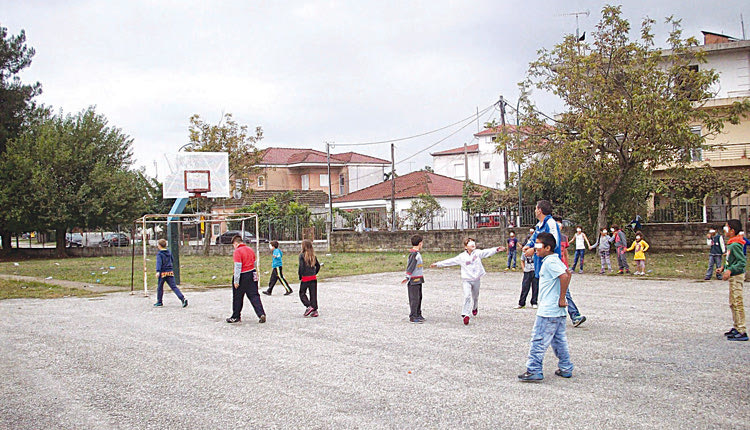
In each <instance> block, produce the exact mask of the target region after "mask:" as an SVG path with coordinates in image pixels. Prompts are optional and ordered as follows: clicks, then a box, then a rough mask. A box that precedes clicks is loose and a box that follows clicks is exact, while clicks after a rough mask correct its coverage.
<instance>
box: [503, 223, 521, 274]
mask: <svg viewBox="0 0 750 430" xmlns="http://www.w3.org/2000/svg"><path fill="white" fill-rule="evenodd" d="M508 236H509V237H508V267H506V268H505V271H506V272H507V271H508V270H510V263H511V261H512V262H513V271H515V270H516V246H517V245H518V239H516V233H515V232H513V231H511V232H510V233H508Z"/></svg>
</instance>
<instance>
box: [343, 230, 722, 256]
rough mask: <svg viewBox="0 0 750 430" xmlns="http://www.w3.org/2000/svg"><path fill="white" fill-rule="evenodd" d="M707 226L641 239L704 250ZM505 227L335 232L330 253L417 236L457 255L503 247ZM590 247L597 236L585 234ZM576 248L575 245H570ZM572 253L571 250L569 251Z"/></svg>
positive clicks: (381, 247)
mask: <svg viewBox="0 0 750 430" xmlns="http://www.w3.org/2000/svg"><path fill="white" fill-rule="evenodd" d="M710 227H714V228H716V229H717V230H721V227H722V226H721V225H718V224H717V225H715V226H712V225H708V224H703V223H688V224H686V223H676V224H647V225H644V226H643V228H642V232H643V235H644V239H645V240H646V242H648V244H649V245H650V246H651V247H652V249H653V250H654V251H669V250H700V251H703V250H706V233H707V232H708V229H709V228H710ZM513 230H514V231H515V232H516V236H518V237H519V239H520V240H523V239H524V238H525V237H526V235H527V234H528V228H527V227H521V228H518V229H513ZM507 232H508V230H506V229H505V228H480V229H467V230H433V231H420V232H415V231H377V232H363V233H357V232H353V231H337V232H334V233H333V235H332V236H331V251H332V252H389V251H392V252H401V251H404V250H406V249H409V248H410V247H411V242H410V238H411V236H412V235H414V234H416V233H419V234H420V235H422V237H423V238H424V246H425V249H428V250H430V251H435V252H440V251H445V252H460V251H462V250H463V240H464V238H465V237H467V236H471V237H473V238H476V239H477V246H479V247H480V248H489V247H491V246H494V245H505V243H506V242H505V241H506V239H507ZM563 233H564V234H566V235H568V237H572V236H573V235H574V234H575V229H574V228H572V227H566V228H564V229H563ZM586 235H587V236H588V238H589V241H590V242H591V243H592V244H593V243H594V242H595V241H596V238H597V236H598V234H597V233H596V232H590V233H589V232H587V233H586ZM627 235H628V243H632V241H633V239H634V238H635V234H634V233H633V232H632V231H627ZM573 248H575V244H573ZM571 252H572V251H571Z"/></svg>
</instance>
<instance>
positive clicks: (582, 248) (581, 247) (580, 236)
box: [572, 225, 591, 273]
mask: <svg viewBox="0 0 750 430" xmlns="http://www.w3.org/2000/svg"><path fill="white" fill-rule="evenodd" d="M574 239H575V242H576V254H575V257H574V258H573V268H572V270H573V271H574V272H575V271H576V265H577V264H578V259H579V258H580V259H581V268H580V270H579V271H578V273H583V257H584V255H586V246H588V247H589V248H591V243H589V238H588V237H586V233H584V232H583V230H582V229H581V226H580V225H579V226H576V234H575V236H574ZM584 242H585V244H584Z"/></svg>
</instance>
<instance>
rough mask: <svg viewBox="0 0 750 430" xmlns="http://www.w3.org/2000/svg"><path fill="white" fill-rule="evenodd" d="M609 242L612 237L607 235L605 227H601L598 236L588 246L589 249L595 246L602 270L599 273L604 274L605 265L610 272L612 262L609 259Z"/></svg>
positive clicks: (610, 242)
mask: <svg viewBox="0 0 750 430" xmlns="http://www.w3.org/2000/svg"><path fill="white" fill-rule="evenodd" d="M611 244H612V238H611V237H609V235H607V229H606V228H603V229H602V231H601V234H600V235H599V238H598V239H596V242H594V244H593V245H591V246H590V247H589V249H594V248H597V252H598V253H599V258H600V259H601V264H602V270H601V271H600V272H599V274H601V275H603V274H604V268H605V267H606V268H607V270H609V273H612V263H611V262H610V261H609V248H610V245H611Z"/></svg>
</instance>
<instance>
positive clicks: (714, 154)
mask: <svg viewBox="0 0 750 430" xmlns="http://www.w3.org/2000/svg"><path fill="white" fill-rule="evenodd" d="M702 33H703V41H704V43H703V45H700V46H697V47H694V48H692V49H695V50H700V51H702V52H704V53H705V60H706V62H705V63H701V64H694V65H690V68H691V69H694V70H701V69H713V70H715V71H716V72H717V73H718V75H719V81H718V83H717V85H716V87H715V88H713V89H712V90H714V91H715V93H716V95H715V96H714V98H712V99H710V100H708V101H706V102H705V103H703V104H702V105H701V107H700V109H706V110H712V109H721V108H723V107H727V106H730V105H732V104H733V103H735V102H741V101H743V100H747V99H748V98H750V40H739V39H735V38H732V37H729V36H726V35H722V34H717V33H712V32H708V31H703V32H702ZM667 53H669V51H665V54H667ZM693 132H695V133H701V134H703V130H702V124H699V123H696V124H694V125H693ZM690 157H691V161H692V163H691V165H692V166H694V167H699V166H705V165H707V166H710V167H712V168H714V169H720V170H721V171H722V172H726V173H727V174H731V172H733V171H747V170H748V169H750V118H744V119H742V120H741V122H740V123H739V124H736V125H734V124H730V123H728V122H726V123H725V125H724V130H723V131H722V132H721V133H720V134H719V135H717V136H713V137H708V138H706V142H705V147H704V149H702V150H697V151H694V152H693V153H692V154H690ZM657 206H658V204H657ZM730 208H731V209H730ZM749 209H750V197H748V195H747V194H745V195H743V196H740V197H737V198H735V199H733V200H732V201H731V202H730V201H728V199H727V198H726V196H720V195H709V196H708V197H707V198H706V200H705V212H704V215H703V217H704V220H707V221H711V220H712V219H717V220H722V219H725V218H727V217H730V218H739V219H741V220H742V221H743V223H747V222H748V215H749V214H748V211H749Z"/></svg>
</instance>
